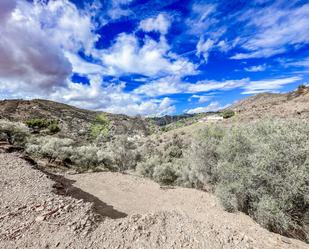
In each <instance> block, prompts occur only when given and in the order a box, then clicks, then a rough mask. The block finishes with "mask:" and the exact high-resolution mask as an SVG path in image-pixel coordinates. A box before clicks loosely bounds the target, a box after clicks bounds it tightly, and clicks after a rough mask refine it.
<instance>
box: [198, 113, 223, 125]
mask: <svg viewBox="0 0 309 249" xmlns="http://www.w3.org/2000/svg"><path fill="white" fill-rule="evenodd" d="M222 120H223V117H221V116H219V115H211V116H207V117H204V118H201V119H200V120H199V122H202V123H207V122H219V121H222Z"/></svg>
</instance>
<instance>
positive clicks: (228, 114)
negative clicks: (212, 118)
mask: <svg viewBox="0 0 309 249" xmlns="http://www.w3.org/2000/svg"><path fill="white" fill-rule="evenodd" d="M221 115H222V117H223V118H225V119H227V118H231V117H233V116H234V115H235V112H234V111H233V110H230V109H227V110H224V111H223V112H222V113H221Z"/></svg>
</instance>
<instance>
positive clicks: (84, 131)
mask: <svg viewBox="0 0 309 249" xmlns="http://www.w3.org/2000/svg"><path fill="white" fill-rule="evenodd" d="M99 113H101V112H95V111H89V110H84V109H80V108H77V107H73V106H70V105H66V104H62V103H57V102H54V101H49V100H41V99H36V100H3V101H0V118H2V119H8V120H11V121H20V122H25V121H27V120H29V119H33V118H43V119H53V120H57V121H58V122H59V125H60V127H61V131H60V133H59V135H60V136H64V137H73V138H79V137H80V138H81V139H84V138H85V137H87V136H88V135H89V132H88V131H89V128H90V125H91V124H92V123H93V122H94V120H95V118H96V116H97V115H98V114H99ZM105 115H106V116H107V117H108V119H109V120H110V122H111V133H112V134H113V135H119V134H128V135H132V136H133V135H147V134H148V133H149V132H150V130H151V129H152V128H153V127H151V126H152V125H153V124H152V123H151V122H150V121H148V120H146V119H144V118H141V117H129V116H126V115H121V114H110V113H105Z"/></svg>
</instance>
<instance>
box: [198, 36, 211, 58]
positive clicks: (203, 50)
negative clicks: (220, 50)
mask: <svg viewBox="0 0 309 249" xmlns="http://www.w3.org/2000/svg"><path fill="white" fill-rule="evenodd" d="M213 45H214V41H213V40H211V39H207V40H206V41H205V40H204V38H200V40H199V42H198V43H197V45H196V50H197V51H196V55H197V56H203V58H204V61H205V62H206V63H207V61H208V56H209V51H210V50H211V49H212V48H213Z"/></svg>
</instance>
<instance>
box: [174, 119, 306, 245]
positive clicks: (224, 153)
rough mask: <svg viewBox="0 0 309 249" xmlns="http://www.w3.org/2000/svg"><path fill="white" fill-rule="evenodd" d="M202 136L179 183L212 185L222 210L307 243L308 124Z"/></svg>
mask: <svg viewBox="0 0 309 249" xmlns="http://www.w3.org/2000/svg"><path fill="white" fill-rule="evenodd" d="M203 133H204V135H203V136H200V137H201V139H200V140H199V141H196V142H195V143H194V144H193V145H192V149H191V153H188V154H187V155H186V156H185V159H186V160H185V162H186V163H185V166H184V167H182V168H181V171H180V176H181V178H180V180H179V182H181V183H182V184H184V185H187V186H193V187H201V186H203V185H207V184H211V185H212V186H213V187H214V189H215V192H216V194H217V195H218V196H219V198H220V199H221V201H222V203H223V205H224V207H225V208H226V209H227V210H229V211H235V210H240V211H243V212H245V213H247V214H249V215H250V216H251V217H253V218H254V219H255V220H256V221H257V222H258V223H260V224H261V225H263V226H264V227H266V228H268V229H269V230H271V231H275V232H279V233H281V234H285V235H290V236H294V237H297V238H301V239H304V240H306V239H307V240H308V232H309V231H308V218H306V217H308V215H309V198H308V196H309V195H308V193H309V124H308V123H306V122H303V121H297V120H286V121H284V120H268V121H262V122H256V123H251V124H244V125H236V126H234V127H231V128H227V129H226V131H225V132H223V131H222V129H221V128H219V127H217V128H212V127H208V128H207V129H206V130H205V131H204V132H203Z"/></svg>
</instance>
